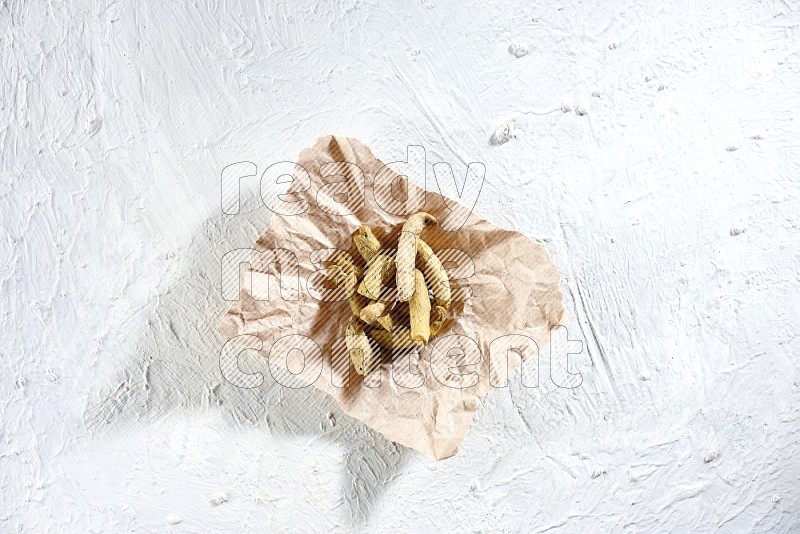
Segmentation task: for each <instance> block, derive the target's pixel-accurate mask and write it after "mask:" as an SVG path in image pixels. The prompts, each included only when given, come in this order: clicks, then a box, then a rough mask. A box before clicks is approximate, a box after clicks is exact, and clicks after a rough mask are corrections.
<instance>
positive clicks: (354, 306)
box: [327, 265, 369, 316]
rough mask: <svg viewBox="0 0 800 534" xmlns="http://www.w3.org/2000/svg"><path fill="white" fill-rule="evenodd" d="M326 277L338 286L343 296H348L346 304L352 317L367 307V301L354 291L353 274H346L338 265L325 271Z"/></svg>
mask: <svg viewBox="0 0 800 534" xmlns="http://www.w3.org/2000/svg"><path fill="white" fill-rule="evenodd" d="M327 274H328V277H329V278H330V279H331V280H333V281H334V282H335V283H336V285H338V286H339V288H341V289H342V290H343V291H344V292H345V295H349V298H348V299H347V300H348V303H349V304H350V311H352V312H353V315H356V316H358V315H360V314H361V309H362V308H363V307H364V306H366V305H367V302H369V301H368V299H367V298H365V297H363V296H361V295H359V294H358V293H356V292H355V291H354V289H355V287H356V276H355V274H353V273H350V274H346V273H345V272H344V270H342V268H341V267H340V266H339V265H331V266H330V267H328V269H327Z"/></svg>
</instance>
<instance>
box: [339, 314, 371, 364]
mask: <svg viewBox="0 0 800 534" xmlns="http://www.w3.org/2000/svg"><path fill="white" fill-rule="evenodd" d="M345 344H346V345H347V350H348V352H350V361H351V362H353V367H355V368H356V372H357V373H358V374H360V375H364V374H367V372H369V368H370V366H371V365H372V347H370V345H369V339H368V338H367V335H366V334H365V333H364V325H363V324H361V321H360V320H359V319H358V317H356V316H355V315H354V316H353V317H351V318H350V321H348V323H347V328H346V330H345Z"/></svg>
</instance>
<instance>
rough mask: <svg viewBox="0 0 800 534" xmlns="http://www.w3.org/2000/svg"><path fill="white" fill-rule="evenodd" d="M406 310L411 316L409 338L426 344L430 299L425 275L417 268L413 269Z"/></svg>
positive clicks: (429, 331) (429, 333) (428, 332)
mask: <svg viewBox="0 0 800 534" xmlns="http://www.w3.org/2000/svg"><path fill="white" fill-rule="evenodd" d="M408 312H409V315H410V316H411V339H413V340H414V341H421V342H422V343H424V344H427V343H428V340H429V339H430V337H431V325H430V320H431V300H430V298H428V286H426V285H425V276H424V275H423V274H422V272H421V271H419V269H417V270H416V271H415V283H414V294H413V295H411V299H410V300H409V301H408Z"/></svg>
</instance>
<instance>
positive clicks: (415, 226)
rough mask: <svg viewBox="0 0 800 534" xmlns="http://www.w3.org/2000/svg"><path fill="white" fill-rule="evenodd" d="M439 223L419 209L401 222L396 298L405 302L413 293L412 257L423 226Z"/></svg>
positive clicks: (398, 243) (396, 261) (415, 252)
mask: <svg viewBox="0 0 800 534" xmlns="http://www.w3.org/2000/svg"><path fill="white" fill-rule="evenodd" d="M436 224H439V221H437V220H436V219H435V218H434V217H433V215H431V214H429V213H425V212H424V211H420V212H419V213H415V214H414V215H412V216H411V217H409V218H408V220H407V221H406V222H405V224H403V231H402V232H401V234H400V238H399V239H398V241H397V259H396V260H395V265H396V269H397V278H396V279H397V300H399V301H401V302H406V301H407V300H408V299H410V298H411V295H412V294H413V293H414V277H415V275H414V271H415V268H414V259H415V258H416V256H417V240H418V239H419V234H420V232H422V230H423V229H424V228H427V227H428V226H434V225H436Z"/></svg>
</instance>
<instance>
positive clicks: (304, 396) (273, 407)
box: [84, 209, 411, 525]
mask: <svg viewBox="0 0 800 534" xmlns="http://www.w3.org/2000/svg"><path fill="white" fill-rule="evenodd" d="M265 211H267V210H263V209H262V210H258V211H255V212H253V213H250V214H246V215H242V216H241V219H240V220H237V221H236V223H237V224H230V223H229V222H222V221H221V220H208V221H206V223H205V224H204V225H203V226H202V228H200V230H199V231H198V232H197V233H196V234H195V236H194V238H193V239H192V244H191V246H190V247H189V250H188V252H187V255H186V257H184V258H181V263H182V265H183V274H182V275H181V276H180V277H178V278H177V280H176V281H175V282H174V283H172V284H171V285H170V287H169V289H168V290H167V291H166V293H165V294H163V295H161V296H159V297H158V301H157V302H158V303H157V305H156V308H155V311H154V313H153V314H152V317H151V319H150V320H149V321H148V328H147V329H146V330H145V331H144V332H143V333H142V335H141V337H140V338H139V340H138V341H137V343H136V344H135V349H134V351H133V353H134V355H133V357H132V358H131V359H130V361H129V362H128V364H127V365H126V367H125V368H123V369H119V371H118V374H117V376H115V377H113V378H111V380H113V382H112V383H114V384H118V385H116V386H115V387H114V388H112V389H113V390H112V391H109V392H106V394H105V395H103V396H102V398H101V399H99V400H98V401H96V402H94V403H90V405H89V406H88V408H87V410H86V413H85V417H84V418H85V423H86V426H87V427H88V429H89V430H91V431H92V432H95V433H112V434H119V433H120V432H124V431H125V430H126V429H128V428H131V427H134V426H139V425H145V424H147V423H149V422H153V421H156V420H158V419H159V418H161V417H163V416H164V415H166V414H169V413H175V412H176V411H177V412H180V411H184V412H203V411H206V410H209V409H215V410H219V411H221V413H222V414H223V417H224V418H225V419H226V420H227V421H229V422H230V424H232V425H253V426H256V427H261V428H264V431H265V433H268V432H269V433H271V434H272V435H283V436H287V437H289V436H311V437H312V438H313V439H320V440H326V441H329V442H335V443H340V444H342V445H343V446H344V448H345V450H346V451H347V452H346V453H345V462H344V463H345V466H344V468H345V472H344V481H343V485H342V500H343V502H344V503H345V505H346V509H347V515H348V516H349V518H350V519H351V520H352V522H353V523H354V525H358V524H364V523H366V522H367V521H368V519H369V515H370V512H371V510H372V508H373V506H374V504H375V502H376V501H377V499H378V498H379V497H380V495H381V493H382V492H383V490H384V488H385V487H387V486H388V485H389V484H390V483H391V482H392V480H393V479H394V478H395V476H396V475H397V474H399V472H400V471H401V470H402V468H403V466H404V465H405V463H406V462H407V460H408V457H409V455H410V454H411V451H410V450H409V449H407V448H406V447H403V446H401V445H398V444H395V443H393V442H390V441H388V440H386V439H385V438H384V437H383V436H382V435H381V434H379V433H377V432H375V431H373V430H371V429H370V428H368V427H367V426H366V425H364V424H363V423H361V422H360V421H357V420H355V419H352V418H350V417H348V416H347V415H345V414H344V413H343V412H342V411H341V409H340V408H339V407H338V405H337V404H336V402H335V401H334V400H333V399H332V398H331V397H330V396H328V395H326V394H324V393H322V392H321V391H319V390H318V389H316V388H314V387H312V386H308V387H305V388H302V389H293V388H287V387H285V386H283V385H281V384H280V383H278V382H276V381H275V379H274V378H273V376H272V375H271V373H270V370H269V366H268V365H267V363H266V362H265V361H264V360H263V358H259V357H258V356H253V355H246V354H247V353H245V355H243V357H242V358H241V362H240V364H241V368H242V370H243V371H245V372H247V373H256V372H258V373H261V374H262V375H263V377H264V381H263V383H262V384H261V385H260V386H258V387H255V388H252V389H247V388H241V387H237V386H235V385H233V384H231V383H230V382H228V381H227V380H226V379H225V378H224V377H223V375H222V371H221V370H220V363H219V358H220V351H221V349H222V345H223V342H222V340H221V339H220V338H219V335H218V334H217V324H218V322H219V320H220V317H221V316H222V315H223V314H224V312H225V310H226V309H227V307H228V304H229V303H228V302H227V301H225V300H223V298H222V295H221V292H220V287H219V286H220V258H221V257H222V256H223V254H224V253H226V252H227V251H229V250H233V249H235V248H240V247H246V246H249V245H242V243H253V242H255V240H256V238H257V235H258V233H260V232H261V231H262V230H263V229H264V228H265V227H266V226H267V225H268V223H269V221H268V216H267V214H264V213H263V212H265ZM246 233H249V234H252V235H243V234H246Z"/></svg>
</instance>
